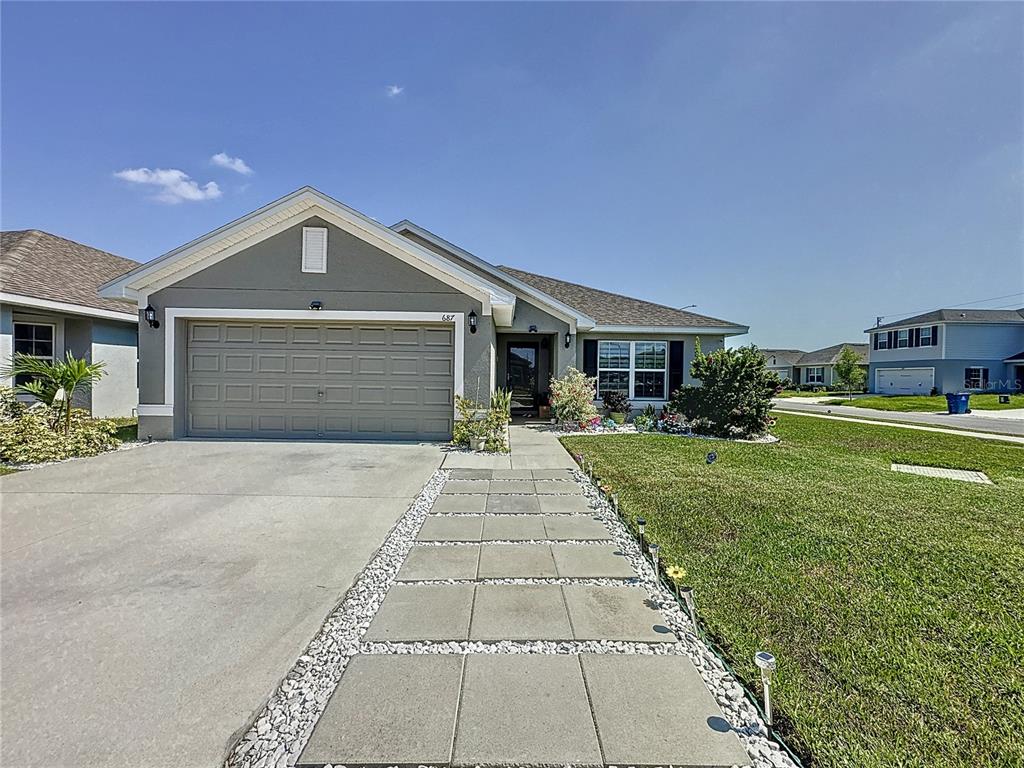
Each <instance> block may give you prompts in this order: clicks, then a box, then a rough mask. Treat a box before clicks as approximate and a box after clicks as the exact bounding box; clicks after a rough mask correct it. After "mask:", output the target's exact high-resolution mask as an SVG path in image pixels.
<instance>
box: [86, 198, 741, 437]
mask: <svg viewBox="0 0 1024 768" xmlns="http://www.w3.org/2000/svg"><path fill="white" fill-rule="evenodd" d="M101 295H103V296H105V297H107V298H111V299H123V298H129V299H131V300H133V301H135V302H136V303H137V305H138V306H139V308H140V309H142V310H143V314H144V315H145V316H146V317H147V318H148V320H147V321H146V322H145V323H144V324H143V326H142V327H141V328H140V332H141V333H140V339H139V341H140V344H139V355H140V360H141V380H140V396H139V397H140V405H139V415H140V433H141V434H151V435H153V437H155V438H178V437H185V436H201V437H283V438H336V439H351V438H356V439H396V440H398V439H403V440H408V439H430V440H435V439H447V438H449V437H450V435H451V429H452V423H453V418H454V414H455V411H454V398H455V396H456V395H465V396H467V397H471V398H473V399H477V400H481V401H484V402H486V401H487V400H488V398H489V396H490V393H491V392H492V391H493V390H494V389H495V388H497V387H504V386H510V387H511V388H512V390H513V395H514V400H515V403H516V405H517V406H518V407H519V408H520V409H522V410H528V409H532V408H533V407H535V406H536V404H537V402H538V400H539V399H540V398H541V397H542V396H543V395H544V392H545V390H546V389H547V382H548V381H549V379H550V377H551V376H553V375H560V374H562V373H564V372H565V370H566V369H567V368H568V367H569V366H575V367H578V368H582V369H583V370H585V371H586V372H588V373H589V374H591V375H593V376H595V377H597V378H598V380H599V382H600V387H601V389H602V390H605V389H609V388H617V389H623V390H625V391H627V392H628V393H629V395H630V397H631V399H632V400H633V403H634V405H635V406H639V407H642V406H643V405H644V404H646V403H653V404H655V405H656V406H660V405H661V404H663V403H664V402H665V400H666V398H667V397H668V396H669V393H670V392H671V391H672V390H673V389H674V388H676V387H678V386H680V385H682V384H684V383H690V382H691V379H690V375H689V368H690V361H691V360H692V359H693V353H694V344H695V341H696V339H697V338H698V337H700V340H701V344H702V345H703V348H704V349H705V350H713V349H720V348H722V347H723V346H724V343H725V337H727V336H732V335H736V334H742V333H745V332H746V331H747V328H746V326H742V325H738V324H736V323H731V322H727V321H724V320H718V319H715V318H711V317H705V316H703V315H698V314H694V313H691V312H685V311H680V310H677V309H672V308H670V307H665V306H661V305H658V304H653V303H650V302H645V301H641V300H638V299H630V298H627V297H624V296H618V295H616V294H613V293H608V292H606V291H599V290H595V289H592V288H586V287H584V286H582V285H579V284H577V283H574V282H566V281H563V280H556V279H554V278H548V277H542V276H540V275H534V274H531V273H528V272H522V271H519V270H514V269H511V268H504V269H503V268H499V267H496V266H493V265H491V264H489V263H487V262H486V261H484V260H483V259H481V258H479V257H477V256H474V255H473V254H471V253H469V252H467V251H465V250H463V249H462V248H459V247H458V246H455V245H453V244H451V243H449V242H447V241H445V240H443V239H442V238H440V237H438V236H436V235H434V234H433V233H431V232H429V231H428V230H426V229H423V228H421V227H418V226H416V225H415V224H413V223H411V222H409V221H403V222H400V223H398V224H396V225H394V226H393V227H387V226H384V225H382V224H380V223H378V222H376V221H374V220H373V219H370V218H368V217H367V216H364V215H362V214H361V213H358V212H356V211H354V210H352V209H351V208H349V207H347V206H345V205H343V204H342V203H339V202H337V201H336V200H333V199H331V198H329V197H327V196H326V195H324V194H322V193H320V192H318V191H316V190H314V189H312V188H310V187H304V188H302V189H300V190H298V191H296V192H294V193H292V194H290V195H287V196H286V197H283V198H281V199H280V200H277V201H275V202H273V203H270V204H269V205H267V206H264V207H263V208H260V209H259V210H257V211H254V212H253V213H250V214H248V215H247V216H243V217H242V218H240V219H238V220H236V221H233V222H231V223H230V224H227V225H225V226H223V227H221V228H220V229H217V230H215V231H214V232H211V233H209V234H207V235H203V236H202V237H199V238H198V239H196V240H193V241H192V242H190V243H187V244H185V245H183V246H181V247H180V248H177V249H175V250H173V251H171V252H169V253H167V254H165V255H163V256H161V257H159V258H157V259H154V260H153V261H151V262H149V263H146V264H143V265H142V266H139V267H137V268H135V269H133V270H131V271H130V272H128V273H127V274H125V275H122V276H120V277H118V278H117V279H115V280H112V281H110V282H108V283H107V284H106V285H105V286H103V287H102V289H101Z"/></svg>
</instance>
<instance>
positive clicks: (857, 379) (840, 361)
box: [835, 346, 867, 400]
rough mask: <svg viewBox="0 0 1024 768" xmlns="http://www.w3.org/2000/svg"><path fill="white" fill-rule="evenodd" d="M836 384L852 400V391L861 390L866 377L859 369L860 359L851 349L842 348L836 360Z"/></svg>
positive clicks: (847, 347)
mask: <svg viewBox="0 0 1024 768" xmlns="http://www.w3.org/2000/svg"><path fill="white" fill-rule="evenodd" d="M835 372H836V382H837V383H838V384H839V386H840V387H842V388H843V389H845V390H846V394H847V396H848V397H849V398H850V399H851V400H852V399H853V390H855V389H862V388H863V387H864V380H865V379H866V377H867V375H866V374H865V373H864V369H863V368H862V367H861V362H860V357H858V356H857V353H856V352H854V351H853V348H852V347H849V346H844V347H843V349H842V351H841V352H840V353H839V357H838V358H836V367H835Z"/></svg>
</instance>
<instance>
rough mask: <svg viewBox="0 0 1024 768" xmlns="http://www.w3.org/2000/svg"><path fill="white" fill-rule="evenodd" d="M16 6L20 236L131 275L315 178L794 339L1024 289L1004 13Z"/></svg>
mask: <svg viewBox="0 0 1024 768" xmlns="http://www.w3.org/2000/svg"><path fill="white" fill-rule="evenodd" d="M0 13H2V36H3V37H2V83H0V85H2V139H0V141H2V144H0V150H2V160H3V166H2V176H0V182H2V189H0V204H2V209H0V216H2V225H3V228H4V229H22V228H29V227H36V228H40V229H45V230H48V231H50V232H54V233H56V234H60V235H64V236H66V237H70V238H72V239H75V240H79V241H81V242H84V243H87V244H89V245H93V246H96V247H99V248H103V249H106V250H110V251H113V252H114V253H118V254H121V255H124V256H128V257H130V258H134V259H138V260H140V261H145V260H148V259H151V258H153V257H155V256H158V255H159V254H161V253H163V252H165V251H167V250H169V249H171V248H173V247H175V246H177V245H180V244H181V243H183V242H186V241H187V240H190V239H192V238H193V237H195V236H197V235H200V234H203V233H205V232H207V231H209V230H211V229H214V228H216V227H218V226H220V225H221V224H224V223H226V222H227V221H229V220H231V219H233V218H235V217H237V216H239V215H242V214H244V213H247V212H249V211H251V210H253V209H255V208H257V207H259V206H260V205H262V204H264V203H267V202H269V201H270V200H273V199H275V198H277V197H280V196H282V195H284V194H286V193H288V192H290V191H292V190H294V189H296V188H298V187H300V186H302V185H304V184H310V185H312V186H315V187H317V188H319V189H320V190H322V191H324V192H326V193H328V194H330V195H332V196H333V197H336V198H338V199H340V200H342V201H344V202H346V203H348V204H349V205H351V206H353V207H355V208H357V209H359V210H361V211H363V212H364V213H366V214H368V215H370V216H373V217H375V218H377V219H379V220H380V221H382V222H384V223H386V224H391V223H393V222H394V221H397V220H399V219H402V218H406V217H407V218H410V219H412V220H414V221H416V222H417V223H419V224H421V225H422V226H425V227H427V228H428V229H431V230H433V231H435V232H437V233H438V234H440V235H442V236H444V237H446V238H448V239H450V240H452V241H454V242H456V243H458V244H460V245H462V246H463V247H465V248H467V249H469V250H471V251H473V252H474V253H477V254H478V255H480V256H481V257H483V258H485V259H487V260H489V261H491V262H493V263H497V264H509V265H513V266H517V267H520V268H522V269H527V270H532V271H536V272H540V273H543V274H549V275H553V276H556V277H562V278H567V279H572V280H577V281H579V282H584V283H587V284H589V285H594V286H597V287H600V288H605V289H608V290H612V291H617V292H621V293H625V294H629V295H634V296H639V297H642V298H647V299H651V300H654V301H659V302H662V303H665V304H669V305H673V306H682V305H686V304H692V303H696V304H697V305H698V308H697V311H700V312H704V313H706V314H710V315H714V316H718V317H724V318H727V319H729V320H734V321H738V322H743V323H747V324H749V325H750V326H751V329H752V331H751V334H750V335H749V336H748V337H743V338H744V339H746V340H751V341H754V342H756V343H758V344H760V345H761V346H786V347H799V348H804V349H811V348H814V347H819V346H824V345H827V344H831V343H835V342H838V341H858V340H861V339H862V334H861V331H862V329H864V328H865V327H867V326H868V325H870V324H872V323H873V321H874V317H875V316H876V315H879V314H898V313H908V314H909V313H911V312H913V311H916V310H926V309H930V308H934V307H937V306H950V305H954V304H960V303H963V302H969V301H973V300H977V299H988V298H990V297H997V296H1006V295H1007V294H1012V293H1014V292H1022V291H1024V198H1022V184H1024V168H1022V164H1024V160H1022V156H1024V147H1022V126H1024V108H1022V100H1024V97H1022V93H1024V89H1022V84H1024V76H1022V72H1024V43H1022V35H1021V31H1020V30H1021V28H1022V27H1021V25H1022V23H1024V8H1022V6H1020V5H1017V4H1009V3H999V4H977V5H975V4H968V3H952V4H941V3H908V4H883V3H862V4H831V3H813V4H801V3H777V4H776V3H770V4H769V3H764V4H744V3H722V4H643V5H641V4H629V5H625V4H621V5H620V4H600V5H590V4H560V5H553V4H500V5H497V4H495V5H489V4H460V3H453V4H443V5H433V4H426V3H423V4H372V5H371V4H326V3H321V4H298V3H290V4H273V3H231V4H212V3H203V4H184V3H168V4H158V3H137V4H128V3H123V4H100V3H82V4H56V3H39V4H25V3H12V2H5V3H3V4H2V8H0ZM389 86H395V88H389ZM221 153H223V154H224V155H225V157H222V158H220V164H218V163H217V161H215V160H213V159H212V158H214V156H215V155H218V154H221ZM239 159H240V160H241V162H242V163H243V165H239V164H238V162H236V161H238V160H239ZM145 169H149V170H148V172H147V171H146V170H145ZM157 169H160V170H162V171H165V173H162V174H156V173H155V171H156V170H157ZM246 171H249V172H248V173H247V172H246ZM166 172H170V173H166ZM117 174H119V175H117ZM1008 303H1015V304H1016V305H1017V306H1021V305H1024V296H1021V295H1017V296H1009V297H1008V298H1004V299H1000V300H997V301H990V302H987V303H983V304H979V305H978V306H990V307H996V306H1002V305H1006V304H1008Z"/></svg>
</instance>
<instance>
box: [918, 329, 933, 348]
mask: <svg viewBox="0 0 1024 768" xmlns="http://www.w3.org/2000/svg"><path fill="white" fill-rule="evenodd" d="M925 331H927V332H928V336H927V339H928V340H927V341H925V338H926V337H925V335H924V334H925ZM917 346H919V347H930V346H932V327H931V326H930V325H922V326H921V327H920V328H918V329H917Z"/></svg>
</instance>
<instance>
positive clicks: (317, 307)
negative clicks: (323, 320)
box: [309, 299, 324, 312]
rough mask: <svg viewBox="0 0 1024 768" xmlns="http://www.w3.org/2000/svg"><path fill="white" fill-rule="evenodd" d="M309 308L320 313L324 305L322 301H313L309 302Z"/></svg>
mask: <svg viewBox="0 0 1024 768" xmlns="http://www.w3.org/2000/svg"><path fill="white" fill-rule="evenodd" d="M309 308H310V309H313V310H316V311H317V312H319V311H320V310H321V309H323V308H324V303H323V302H322V301H318V300H316V299H314V300H313V301H311V302H309Z"/></svg>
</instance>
